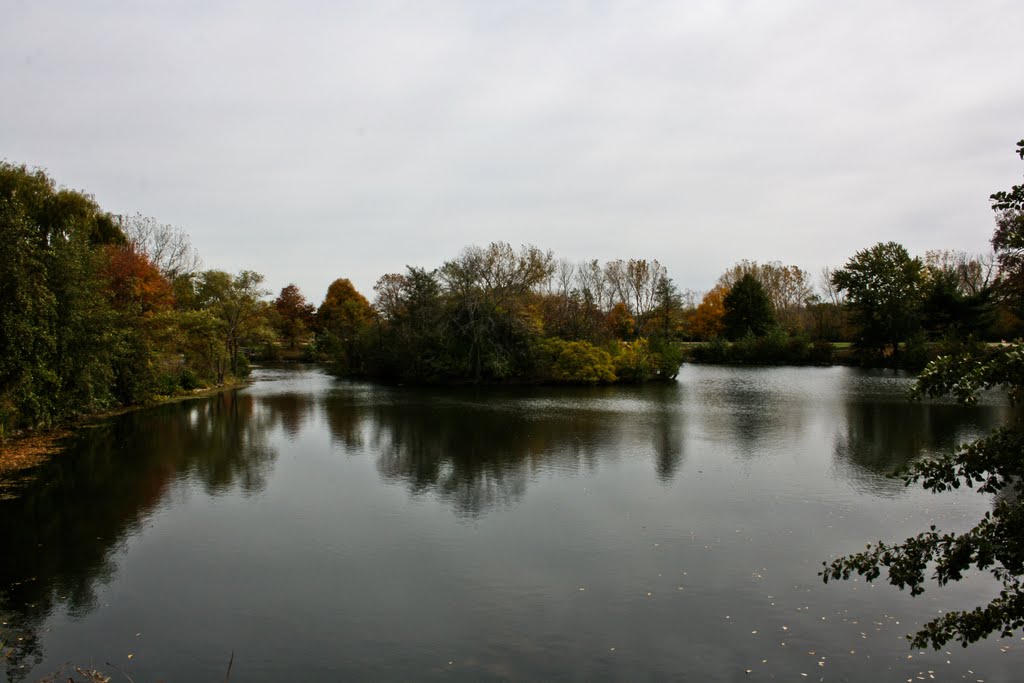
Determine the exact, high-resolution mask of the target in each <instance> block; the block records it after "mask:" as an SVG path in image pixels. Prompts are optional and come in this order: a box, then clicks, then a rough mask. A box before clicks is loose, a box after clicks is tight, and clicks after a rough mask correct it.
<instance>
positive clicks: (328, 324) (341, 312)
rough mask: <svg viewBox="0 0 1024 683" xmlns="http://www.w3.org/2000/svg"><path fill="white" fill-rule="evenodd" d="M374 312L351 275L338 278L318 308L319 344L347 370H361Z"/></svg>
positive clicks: (326, 353)
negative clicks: (350, 278)
mask: <svg viewBox="0 0 1024 683" xmlns="http://www.w3.org/2000/svg"><path fill="white" fill-rule="evenodd" d="M375 317H376V316H375V313H374V310H373V307H372V306H371V305H370V302H369V301H367V300H366V297H365V296H363V295H362V294H360V293H359V291H358V290H357V289H356V288H355V286H354V285H353V284H352V282H351V281H350V280H349V279H348V278H338V279H337V280H335V281H334V282H332V283H331V286H330V287H328V288H327V295H326V296H325V297H324V301H323V303H322V304H320V308H319V309H317V312H316V324H317V328H318V330H319V336H318V337H317V347H318V349H319V350H320V352H321V353H323V354H324V355H326V356H328V357H329V358H330V359H331V360H332V361H334V362H335V363H336V364H337V365H338V368H339V369H340V370H341V371H343V372H345V373H357V374H358V373H361V372H362V371H363V361H364V359H365V353H363V351H364V347H365V346H366V344H367V339H366V336H367V334H368V332H369V330H370V326H371V323H372V322H373V321H374V319H375Z"/></svg>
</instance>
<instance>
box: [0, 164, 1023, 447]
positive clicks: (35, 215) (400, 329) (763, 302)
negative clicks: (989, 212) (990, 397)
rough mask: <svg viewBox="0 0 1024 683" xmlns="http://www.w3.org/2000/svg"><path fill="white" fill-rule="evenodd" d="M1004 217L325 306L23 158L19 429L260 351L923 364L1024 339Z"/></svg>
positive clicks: (1016, 254) (7, 324) (10, 424)
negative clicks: (958, 241)
mask: <svg viewBox="0 0 1024 683" xmlns="http://www.w3.org/2000/svg"><path fill="white" fill-rule="evenodd" d="M997 220H998V226H997V231H996V236H995V237H994V239H993V247H994V249H995V251H994V252H992V253H991V254H989V255H987V256H986V255H977V256H974V255H968V254H965V253H962V252H951V251H935V252H928V253H926V254H925V255H924V256H923V257H912V256H910V255H909V254H908V252H907V251H906V249H905V248H903V247H902V246H901V245H899V244H896V243H891V242H890V243H882V244H877V245H875V246H873V247H869V248H866V249H864V250H862V251H859V252H857V253H856V254H854V255H853V256H852V257H851V258H850V259H849V261H848V262H847V263H846V264H845V265H844V266H843V267H841V268H838V269H835V270H830V269H826V270H825V271H824V272H823V273H822V274H821V276H820V278H819V279H818V282H817V283H815V282H814V281H813V279H812V277H811V276H810V274H809V273H808V272H807V271H805V270H803V269H802V268H800V267H798V266H795V265H786V264H783V263H780V262H768V263H758V262H754V261H748V260H743V261H740V262H738V263H737V264H735V265H734V266H732V267H731V268H729V269H728V270H726V271H725V272H724V273H722V275H721V276H720V277H719V278H718V281H717V282H716V283H715V285H714V287H712V288H711V289H710V290H708V291H707V292H705V293H703V294H699V293H697V292H694V291H692V290H680V289H679V288H678V287H677V286H676V284H675V282H674V281H673V279H672V278H670V277H669V274H668V271H667V269H666V268H665V266H663V265H662V264H661V263H659V262H658V261H657V260H654V259H652V260H647V259H615V260H611V261H607V262H605V263H601V262H599V261H598V260H589V261H583V262H578V263H573V262H571V261H568V260H566V259H560V258H556V257H555V255H554V254H553V253H552V252H551V251H545V250H542V249H540V248H538V247H535V246H531V245H525V246H521V247H519V248H515V247H513V246H512V245H510V244H507V243H504V242H495V243H492V244H489V245H487V246H469V247H467V248H465V249H464V250H463V251H462V252H461V253H459V254H458V255H456V256H455V257H454V258H452V259H451V260H448V261H445V262H444V263H442V264H441V265H440V266H437V267H435V268H432V269H428V268H425V267H420V266H407V267H406V269H405V270H404V272H396V273H389V274H386V275H384V276H382V277H380V278H379V279H378V280H377V282H376V284H375V286H374V289H373V300H372V302H371V301H370V300H369V299H367V298H366V296H364V295H363V294H362V293H360V292H359V291H358V290H357V289H356V288H355V287H354V286H353V285H352V283H351V281H349V280H348V279H346V278H339V279H337V280H335V281H334V282H333V283H332V284H331V285H330V287H329V289H328V291H327V294H326V296H325V297H324V300H323V301H322V302H321V303H320V305H319V306H315V305H314V304H312V303H310V302H309V301H307V299H306V298H305V296H304V295H303V294H302V292H301V291H300V290H299V289H298V287H296V286H295V285H293V284H290V285H288V286H286V287H284V288H283V289H282V290H281V291H280V293H279V294H278V296H277V297H276V298H274V299H270V292H268V291H267V290H266V289H264V287H263V277H262V276H261V275H260V274H259V273H256V272H253V271H242V272H239V273H235V274H232V273H227V272H224V271H220V270H203V268H202V262H201V259H200V258H199V255H198V254H197V253H196V251H195V250H194V249H193V247H192V246H191V243H190V241H189V239H188V236H187V234H186V233H185V232H184V231H182V230H180V229H178V228H175V227H173V226H169V225H164V224H161V223H159V222H158V221H156V220H154V219H151V218H147V217H144V216H141V215H134V216H118V215H113V214H110V213H108V212H105V211H103V210H102V209H101V208H100V207H99V206H98V205H97V203H96V202H95V200H94V199H93V198H92V197H91V196H89V195H87V194H85V193H83V192H79V191H74V190H69V189H66V188H60V187H58V186H57V185H56V183H55V182H54V180H53V179H52V178H50V177H49V176H48V175H47V174H46V173H45V172H44V171H41V170H38V169H29V168H27V167H25V166H18V165H14V164H10V163H6V162H4V163H2V164H0V239H2V240H3V243H4V245H5V249H4V251H3V253H2V254H0V437H2V436H3V435H4V434H10V433H12V432H16V431H19V430H22V429H25V428H30V427H36V426H45V425H50V424H54V423H58V422H61V421H63V420H66V419H68V418H70V417H73V416H75V415H79V414H82V413H90V412H97V411H101V410H104V409H107V408H112V407H116V406H120V405H128V404H136V403H143V402H146V401H148V400H151V399H153V398H154V397H157V396H163V395H169V394H174V393H177V392H182V391H188V390H192V389H195V388H199V387H203V386H209V385H215V384H223V383H225V382H228V381H231V380H232V379H233V378H239V377H244V376H245V375H246V374H247V372H248V365H249V360H250V359H251V358H254V357H257V358H259V357H281V356H286V357H300V358H306V359H309V360H322V361H327V362H329V363H330V364H331V367H332V368H333V369H334V370H335V371H336V372H337V373H338V374H342V375H349V376H363V377H373V378H379V379H382V380H386V381H393V382H420V383H424V382H426V383H429V382H439V383H440V382H497V381H500V382H509V381H524V382H536V381H543V382H572V383H604V382H622V381H648V380H664V379H672V378H674V377H675V376H676V374H677V372H678V369H679V367H680V364H681V362H682V361H683V360H684V358H691V359H693V360H698V361H701V360H703V361H711V362H716V361H717V362H759V363H773V362H777V363H786V362H789V363H792V362H797V363H801V362H803V363H806V362H818V363H828V362H831V361H832V360H833V355H834V353H835V345H834V342H850V343H852V345H853V347H854V349H855V352H856V354H857V356H856V357H857V358H858V359H859V360H860V361H861V362H864V363H905V364H909V365H913V364H914V363H918V364H921V365H923V362H924V359H926V358H927V356H928V354H929V353H934V349H935V348H941V349H948V348H958V346H957V345H963V344H965V343H976V342H978V341H990V340H998V339H1003V338H1009V337H1013V336H1016V335H1018V334H1019V333H1020V331H1021V329H1022V324H1021V317H1022V315H1024V311H1022V310H1021V307H1020V306H1019V305H1018V304H1017V303H1015V302H1019V301H1020V300H1021V296H1020V294H1021V293H1022V292H1024V285H1022V284H1021V279H1022V278H1021V275H1020V274H1021V272H1022V270H1024V266H1022V263H1024V259H1022V258H1021V257H1020V247H1019V245H1018V244H1017V242H1016V241H1015V240H1016V237H1015V235H1016V234H1017V233H1016V232H1015V230H1016V227H1015V226H1016V225H1017V222H1019V220H1020V218H1019V215H1017V214H1014V213H1013V212H1012V211H1004V212H1002V213H1001V214H1000V215H999V217H998V219H997ZM816 284H817V286H816Z"/></svg>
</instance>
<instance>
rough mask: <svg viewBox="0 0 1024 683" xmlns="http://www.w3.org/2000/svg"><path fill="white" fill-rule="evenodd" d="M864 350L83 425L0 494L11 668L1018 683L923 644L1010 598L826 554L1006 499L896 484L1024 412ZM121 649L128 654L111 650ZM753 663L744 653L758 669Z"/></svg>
mask: <svg viewBox="0 0 1024 683" xmlns="http://www.w3.org/2000/svg"><path fill="white" fill-rule="evenodd" d="M910 381H911V380H910V379H909V378H908V377H906V376H902V375H899V374H893V373H883V372H876V373H869V372H864V371H860V370H855V369H850V368H825V369H822V368H799V369H797V368H789V369H787V368H781V369H744V368H720V367H710V366H703V367H691V366H687V367H686V368H685V369H684V371H683V372H682V373H681V374H680V377H679V381H678V382H677V383H675V384H671V385H649V386H641V387H598V388H556V387H548V388H537V387H509V388H486V389H474V388H464V389H447V390H442V389H436V390H424V389H412V388H403V387H380V386H375V385H371V384H363V383H353V382H345V381H340V380H335V379H332V378H330V377H328V376H326V375H324V374H323V373H322V372H320V371H319V370H318V369H316V368H299V369H294V368H293V369H263V370H259V371H257V373H256V382H255V384H254V385H253V386H251V387H248V388H246V389H243V390H239V391H234V392H229V393H225V394H222V395H219V396H214V397H211V398H206V399H199V400H194V401H188V402H184V403H178V404H173V405H166V406H162V407H160V408H156V409H153V410H146V411H141V412H136V413H131V414H128V415H124V416H121V417H119V418H116V419H113V420H110V421H108V422H104V423H102V424H100V425H98V426H94V427H92V428H89V429H86V430H83V431H82V432H81V433H79V434H78V435H76V436H75V437H74V438H73V439H72V441H71V444H70V448H69V451H68V452H67V453H65V454H64V455H61V456H60V457H59V458H57V459H56V460H54V461H53V462H51V463H49V464H47V465H45V466H43V467H42V468H40V469H39V470H38V471H37V472H36V473H35V474H36V476H35V478H34V480H33V481H31V482H29V483H26V484H25V485H24V486H23V487H22V488H21V489H20V490H19V491H18V494H17V496H16V497H15V498H13V499H8V500H2V501H0V533H2V538H3V540H4V551H3V552H4V559H3V561H2V562H0V621H3V622H5V623H4V625H3V628H4V629H6V633H8V634H12V635H13V638H12V642H15V639H17V638H19V637H20V638H21V640H18V641H16V642H17V643H18V647H17V649H16V654H15V656H13V657H12V658H10V659H9V660H8V661H7V662H6V667H7V668H6V673H5V674H0V676H2V675H6V676H7V677H8V678H10V679H11V680H22V679H25V680H35V679H36V678H39V677H40V676H43V675H44V674H46V673H48V672H52V671H54V670H56V669H58V668H60V667H61V666H62V665H63V664H64V663H65V662H68V661H71V662H74V663H75V664H79V665H95V666H99V667H101V668H108V667H104V664H105V663H106V662H110V663H111V664H112V665H114V666H116V667H117V668H119V669H123V671H124V672H125V673H127V674H128V675H130V676H131V677H132V679H133V680H135V681H139V682H140V683H141V682H142V681H156V680H165V681H169V682H175V681H197V680H210V681H212V680H223V677H224V674H225V671H226V669H227V666H228V661H229V659H230V658H231V657H232V653H233V657H234V662H233V669H232V675H231V676H232V680H239V681H242V680H244V681H282V680H300V679H301V680H304V681H335V680H340V679H344V678H351V679H364V680H385V679H392V680H396V679H400V680H410V679H447V680H488V679H497V680H502V679H505V680H551V679H561V680H602V679H603V680H662V679H673V680H677V679H688V680H695V681H696V680H737V679H740V678H743V679H750V680H769V679H771V680H803V679H804V678H805V677H804V676H802V674H807V676H806V678H809V679H813V680H866V679H869V678H870V677H877V678H878V679H880V680H899V681H904V680H907V679H912V680H917V677H918V676H924V677H925V678H926V679H927V680H931V679H930V678H929V676H935V678H936V679H937V680H963V679H966V680H972V681H973V680H986V681H999V680H1013V679H1014V675H1013V671H1014V670H1015V669H1019V668H1020V667H1021V665H1024V647H1022V646H1024V643H1022V642H1021V641H1020V640H1018V639H1016V638H1014V639H1008V640H992V641H989V642H985V643H982V644H980V645H976V646H973V647H972V648H970V649H967V650H962V649H961V648H960V647H959V646H957V645H955V644H954V645H951V646H949V647H948V648H947V650H946V651H942V652H938V653H931V652H929V653H919V652H917V651H912V650H909V649H908V646H907V642H906V640H905V638H904V636H905V634H907V633H909V632H911V631H913V630H915V629H916V628H917V626H918V625H919V624H921V623H923V622H924V621H926V620H928V619H930V618H932V617H933V616H935V615H936V614H938V613H939V610H942V609H951V608H962V607H969V606H973V605H975V604H978V603H979V602H980V601H985V600H987V599H989V598H990V597H991V596H992V594H993V587H992V585H991V584H990V583H988V582H987V581H985V580H970V581H966V582H963V583H961V584H959V585H955V586H952V587H948V588H945V589H938V588H934V587H933V588H930V589H929V590H928V591H927V592H926V593H925V594H924V595H923V596H921V597H919V598H916V599H911V598H910V597H909V595H907V594H906V593H900V592H899V591H897V590H895V589H891V588H889V587H888V586H885V585H876V586H871V585H868V584H865V583H863V582H859V581H858V582H846V583H839V584H829V585H827V586H826V585H823V584H822V583H821V580H820V578H819V577H818V576H817V572H818V571H819V569H820V568H821V563H822V561H823V560H826V559H829V558H830V557H833V556H835V555H837V554H843V553H849V552H855V551H857V550H859V549H861V548H863V545H864V543H866V542H868V541H874V540H878V539H887V540H899V539H902V538H904V537H906V536H907V535H910V534H912V533H916V532H917V531H919V530H921V528H922V527H923V526H925V525H927V524H931V523H936V524H939V525H940V526H941V527H943V528H947V529H950V530H957V529H961V530H962V529H966V528H967V527H969V526H970V525H971V523H972V522H973V521H975V520H976V519H978V518H979V517H980V516H981V515H982V514H984V511H985V510H986V509H987V506H988V505H989V504H990V503H989V501H987V500H986V499H985V498H984V497H983V496H980V495H978V494H976V493H973V492H970V491H958V492H956V493H954V494H943V495H939V496H936V495H933V494H929V493H926V492H924V491H921V490H919V489H918V488H913V487H912V488H906V487H904V486H903V483H902V481H901V480H899V479H893V478H890V477H888V476H887V475H888V473H889V472H891V471H892V470H893V469H894V468H896V467H898V466H900V465H902V464H904V463H906V462H908V461H909V460H910V459H912V458H916V457H922V456H927V455H935V454H939V453H943V452H946V451H948V450H950V449H951V448H953V447H954V446H955V445H956V444H958V443H961V442H963V441H966V440H969V439H971V438H974V437H976V436H979V435H980V434H982V433H984V432H985V431H987V430H989V429H990V428H991V427H993V426H994V425H996V424H999V423H1001V422H1002V421H1005V420H1006V419H1007V418H1008V409H1007V408H1006V407H1005V406H1004V404H1003V401H1002V400H1001V399H1000V397H998V396H990V397H986V399H985V400H983V401H982V402H981V405H978V406H972V407H964V406H957V405H955V404H952V403H950V402H931V403H924V404H920V403H917V404H915V403H909V402H908V401H907V400H906V396H905V394H906V391H907V389H908V388H909V384H910ZM108 670H109V668H108ZM748 670H749V672H748Z"/></svg>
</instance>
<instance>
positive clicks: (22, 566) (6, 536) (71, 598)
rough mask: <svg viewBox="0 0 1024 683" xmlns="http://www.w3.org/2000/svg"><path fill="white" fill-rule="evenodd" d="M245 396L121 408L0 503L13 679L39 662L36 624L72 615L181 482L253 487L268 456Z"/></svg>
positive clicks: (89, 601)
mask: <svg viewBox="0 0 1024 683" xmlns="http://www.w3.org/2000/svg"><path fill="white" fill-rule="evenodd" d="M266 433H267V430H266V424H265V420H264V419H263V416H262V415H261V413H260V411H259V410H257V401H255V400H254V399H253V398H252V397H250V396H247V395H245V394H244V393H239V392H228V393H224V394H221V395H218V396H216V397H212V398H209V399H206V400H201V401H193V402H189V403H181V404H176V405H169V406H164V407H162V408H159V409H156V410H151V411H146V412H139V413H131V414H127V415H124V416H121V417H120V418H117V419H115V420H112V421H109V422H105V423H103V424H100V425H97V426H94V427H91V428H88V429H85V430H82V432H80V433H79V434H78V435H76V437H75V438H74V439H73V440H72V441H71V443H69V447H68V450H67V452H65V453H63V454H61V455H60V456H59V457H57V458H56V459H54V460H53V461H51V462H49V463H46V464H45V465H43V466H41V467H40V468H39V469H38V470H37V471H36V472H34V476H33V479H32V481H31V482H29V483H28V484H27V485H26V486H25V487H24V488H23V489H22V490H20V491H18V492H17V495H16V496H15V497H12V498H10V499H6V500H0V538H3V540H4V549H3V552H4V561H3V562H0V622H5V623H7V624H10V625H12V626H13V631H12V632H11V633H10V634H0V635H9V636H10V637H8V641H9V645H10V646H13V650H12V651H11V652H10V653H9V657H8V658H7V660H6V661H5V662H4V663H5V665H6V668H7V676H8V678H10V679H11V680H18V679H19V678H20V677H21V675H23V673H24V672H25V671H26V665H27V668H31V665H32V664H33V663H36V662H38V661H40V659H41V657H42V651H41V649H40V646H39V629H40V627H41V625H42V624H43V622H44V621H45V619H46V618H47V617H48V616H49V615H50V614H51V613H52V612H53V611H54V610H55V609H56V608H58V607H61V608H63V609H64V610H66V611H67V612H68V613H69V614H71V615H72V616H82V615H85V614H87V613H88V612H90V611H91V610H92V609H93V608H94V607H95V606H96V597H95V595H96V589H97V587H98V586H100V585H102V584H105V583H108V582H109V581H110V580H111V579H112V577H113V576H114V575H115V570H116V567H115V565H114V563H113V561H112V559H111V557H112V555H113V553H114V551H115V550H116V549H117V548H118V547H119V546H120V545H121V544H122V543H123V542H124V540H125V539H126V538H127V537H128V536H130V535H132V534H134V533H135V532H136V531H137V530H138V529H139V528H140V527H141V525H142V524H143V523H144V521H145V519H146V518H147V517H148V516H149V515H150V514H151V513H152V511H153V510H155V509H156V508H158V507H159V506H160V505H161V504H162V503H163V502H164V501H165V500H166V499H167V497H168V493H169V491H170V489H171V488H172V486H173V485H174V482H175V481H177V480H179V479H185V480H187V481H188V482H194V483H196V484H198V485H200V486H201V487H202V488H203V489H204V490H205V491H207V492H209V493H220V492H224V491H228V490H233V489H235V488H237V489H239V490H240V491H242V492H243V493H244V494H246V495H250V494H252V493H255V492H258V491H260V490H261V489H262V488H263V487H264V486H265V484H266V479H267V474H268V472H269V469H270V467H271V465H272V464H273V461H274V459H275V457H276V452H275V451H274V449H273V448H271V447H270V446H269V445H268V444H267V442H266Z"/></svg>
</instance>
